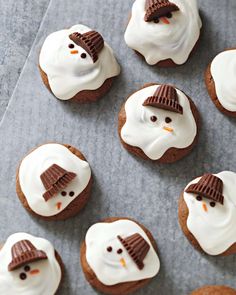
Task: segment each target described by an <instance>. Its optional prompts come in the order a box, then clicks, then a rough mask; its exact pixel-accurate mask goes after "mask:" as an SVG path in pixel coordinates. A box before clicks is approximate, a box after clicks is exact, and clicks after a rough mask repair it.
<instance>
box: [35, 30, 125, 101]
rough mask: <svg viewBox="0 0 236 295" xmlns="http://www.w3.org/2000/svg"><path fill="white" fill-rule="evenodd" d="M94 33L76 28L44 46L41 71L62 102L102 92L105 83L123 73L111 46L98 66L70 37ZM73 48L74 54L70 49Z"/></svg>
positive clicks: (101, 54) (56, 34)
mask: <svg viewBox="0 0 236 295" xmlns="http://www.w3.org/2000/svg"><path fill="white" fill-rule="evenodd" d="M90 31H91V29H90V28H88V27H86V26H84V25H75V26H73V27H71V28H70V29H68V30H61V31H57V32H54V33H52V34H51V35H49V36H48V37H47V38H46V40H45V42H44V44H43V46H42V49H41V52H40V57H39V64H40V67H41V68H42V70H43V71H44V72H45V73H46V74H47V76H48V80H49V84H50V87H51V90H52V92H53V93H54V95H55V96H56V97H57V98H59V99H61V100H68V99H71V98H72V97H73V96H75V95H76V94H77V93H78V92H80V91H82V90H95V89H98V88H99V87H101V86H102V85H103V83H104V82H105V80H107V79H109V78H111V77H114V76H117V75H119V73H120V67H119V65H118V63H117V61H116V59H115V57H114V53H113V50H112V49H111V48H110V47H109V45H108V44H107V43H105V44H104V47H103V49H102V50H101V51H100V52H99V57H98V60H97V61H96V62H95V63H94V61H93V59H92V57H91V56H90V55H89V54H88V52H86V51H85V49H84V48H82V47H81V46H79V45H77V44H76V43H74V42H73V41H72V40H71V39H70V37H69V36H70V34H73V33H75V32H78V33H81V34H84V33H87V32H90ZM71 44H72V45H73V50H71V49H70V47H69V46H71ZM71 52H72V53H73V54H71Z"/></svg>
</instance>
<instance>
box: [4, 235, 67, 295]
mask: <svg viewBox="0 0 236 295" xmlns="http://www.w3.org/2000/svg"><path fill="white" fill-rule="evenodd" d="M20 240H29V241H30V242H31V243H32V244H33V245H34V246H35V247H36V248H37V249H38V250H43V251H44V252H45V253H46V255H47V257H48V258H47V259H46V260H39V261H36V262H32V263H27V265H29V266H30V268H31V269H32V270H33V269H37V270H39V272H38V273H37V274H34V275H33V274H30V273H27V272H24V267H20V268H18V269H16V270H14V271H8V264H9V263H10V262H11V260H12V256H11V248H12V246H13V245H14V244H15V243H17V242H18V241H20ZM0 261H1V263H0V294H2V295H4V294H9V295H13V294H14V295H15V294H17V295H53V294H55V292H56V291H57V289H58V286H59V284H60V281H61V276H62V273H61V267H60V265H59V263H58V261H57V259H56V257H55V249H54V247H53V246H52V244H51V243H50V242H49V241H47V240H45V239H42V238H37V237H34V236H32V235H29V234H26V233H15V234H13V235H11V236H10V237H9V238H8V239H7V241H6V243H5V244H4V246H3V248H2V249H1V250H0ZM20 273H25V274H26V275H27V278H26V279H25V280H21V279H20V277H19V275H20Z"/></svg>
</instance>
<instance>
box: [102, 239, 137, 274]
mask: <svg viewBox="0 0 236 295" xmlns="http://www.w3.org/2000/svg"><path fill="white" fill-rule="evenodd" d="M102 252H103V253H102V259H103V261H104V263H105V265H108V266H109V267H111V266H112V267H114V268H116V269H117V270H119V269H122V268H127V267H128V266H129V264H130V262H131V259H130V257H128V253H127V251H126V250H125V248H124V247H123V245H122V244H121V243H120V241H119V240H118V238H113V239H110V240H109V241H106V243H104V247H103V250H102ZM131 263H132V262H131Z"/></svg>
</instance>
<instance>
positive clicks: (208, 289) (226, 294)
mask: <svg viewBox="0 0 236 295" xmlns="http://www.w3.org/2000/svg"><path fill="white" fill-rule="evenodd" d="M190 295H236V290H234V289H232V288H230V287H227V286H204V287H202V288H199V289H197V290H195V291H193V292H192V293H191V294H190Z"/></svg>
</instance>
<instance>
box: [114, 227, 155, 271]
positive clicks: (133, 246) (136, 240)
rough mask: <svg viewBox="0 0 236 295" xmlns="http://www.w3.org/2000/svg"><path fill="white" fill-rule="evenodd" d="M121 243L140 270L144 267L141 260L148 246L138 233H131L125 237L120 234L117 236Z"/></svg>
mask: <svg viewBox="0 0 236 295" xmlns="http://www.w3.org/2000/svg"><path fill="white" fill-rule="evenodd" d="M117 238H118V239H119V241H120V242H121V244H122V245H123V246H124V247H125V249H126V250H127V252H128V253H129V255H130V256H131V258H132V259H133V261H134V262H135V263H136V264H137V266H138V268H139V269H140V270H141V269H143V268H144V264H143V260H144V258H145V257H146V255H147V253H148V251H149V249H150V246H149V244H148V243H147V242H146V240H144V238H143V237H142V236H141V235H140V234H138V233H137V234H133V235H131V236H129V237H127V238H125V239H123V238H121V236H118V237H117Z"/></svg>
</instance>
